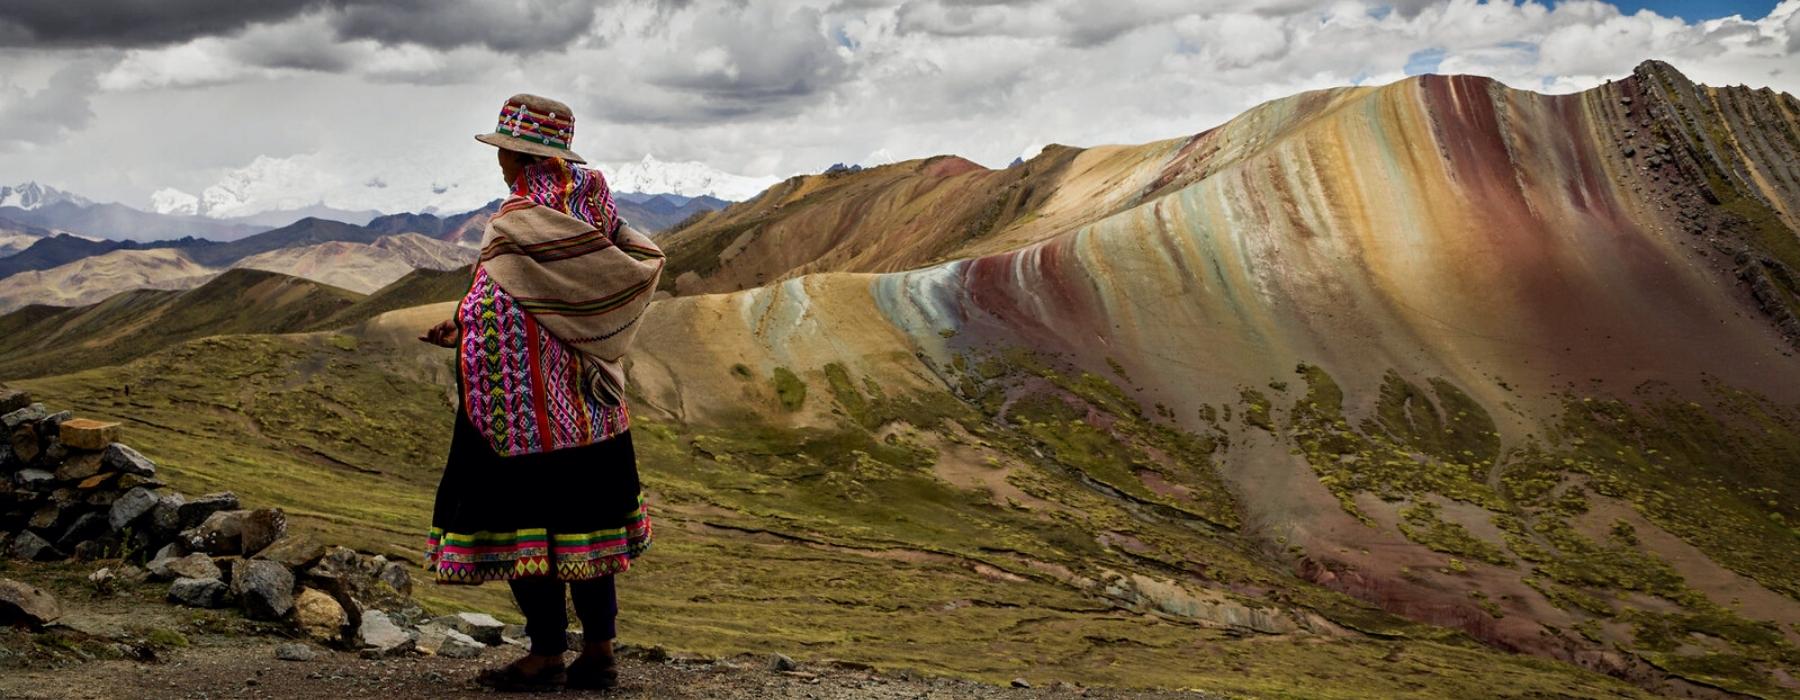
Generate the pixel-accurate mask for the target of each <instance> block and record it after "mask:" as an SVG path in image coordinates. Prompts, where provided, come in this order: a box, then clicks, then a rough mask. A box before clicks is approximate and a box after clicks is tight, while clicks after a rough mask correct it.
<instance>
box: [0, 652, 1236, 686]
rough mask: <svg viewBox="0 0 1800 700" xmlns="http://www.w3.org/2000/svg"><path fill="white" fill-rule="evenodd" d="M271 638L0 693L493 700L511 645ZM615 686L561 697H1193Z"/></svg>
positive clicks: (749, 681) (823, 677)
mask: <svg viewBox="0 0 1800 700" xmlns="http://www.w3.org/2000/svg"><path fill="white" fill-rule="evenodd" d="M277 643H278V640H272V639H266V638H252V639H238V640H234V641H232V642H230V643H228V644H223V645H219V646H196V647H190V648H187V649H182V650H178V651H175V652H172V653H168V654H166V657H167V658H166V659H164V660H162V661H160V662H154V663H146V662H140V661H129V660H122V659H112V660H104V661H92V662H86V663H77V664H71V665H67V666H63V667H60V668H54V669H41V670H26V669H8V671H7V672H6V673H4V674H0V697H4V698H17V699H19V700H40V699H42V700H48V699H50V698H55V699H58V700H62V699H65V698H67V699H95V700H98V699H101V698H105V699H108V700H111V699H113V698H121V699H122V698H169V699H174V698H188V699H195V700H199V699H207V700H214V699H219V698H296V699H305V700H349V699H352V698H382V699H384V700H395V699H398V698H466V697H492V696H493V695H494V694H493V693H490V692H488V691H485V690H483V689H481V688H479V687H477V686H475V685H474V684H473V683H472V682H470V680H469V679H470V678H472V677H473V676H474V674H475V672H476V671H477V670H478V669H481V668H483V667H487V666H494V665H499V664H502V663H505V662H507V661H510V660H511V659H512V658H514V657H515V656H516V655H517V654H518V653H519V652H516V651H512V650H506V649H493V650H489V651H488V652H486V653H485V654H483V655H482V657H481V658H477V659H466V660H457V659H447V658H443V657H432V656H407V657H399V658H393V659H363V658H360V657H358V656H356V655H354V654H349V653H344V652H328V651H323V650H321V655H320V657H319V658H318V659H316V660H313V661H280V660H277V659H276V658H275V654H274V649H275V647H276V645H277ZM622 679H623V683H622V687H620V688H619V689H617V690H614V691H611V692H605V693H598V692H591V693H590V692H575V691H564V692H559V693H554V695H555V696H556V697H562V698H588V697H592V698H675V699H683V698H695V699H699V698H708V699H711V698H719V699H723V700H736V699H743V700H750V699H756V700H761V699H763V698H795V699H801V698H804V699H807V700H840V699H842V700H849V699H851V698H855V699H858V700H861V699H863V698H870V699H874V700H881V699H886V698H894V699H899V698H906V699H908V700H912V699H916V698H943V699H945V700H949V699H952V698H955V699H958V700H960V699H963V698H1007V699H1012V698H1018V699H1020V700H1025V699H1036V698H1146V699H1152V700H1154V699H1157V698H1177V697H1179V698H1188V699H1193V698H1203V697H1206V696H1202V695H1197V694H1194V693H1164V692H1151V693H1137V692H1120V691H1103V690H1089V689H1081V688H1070V687H1059V688H1054V689H1051V688H1030V689H1020V688H1002V687H996V686H991V685H984V684H979V683H973V682H969V681H962V680H954V679H946V678H923V677H917V676H913V675H911V674H907V673H893V674H878V673H872V672H868V671H860V670H852V669H842V668H824V667H821V668H814V667H810V666H808V667H803V668H802V670H800V671H798V672H787V673H781V672H774V671H770V670H768V668H767V665H766V664H765V663H764V661H763V660H762V659H760V658H757V657H754V656H750V655H744V656H741V657H737V658H735V659H726V660H707V659H684V658H679V657H678V658H676V659H674V660H670V661H661V662H658V661H646V660H643V659H634V658H628V659H625V660H624V662H623V669H622Z"/></svg>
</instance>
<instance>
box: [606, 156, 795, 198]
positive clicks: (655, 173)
mask: <svg viewBox="0 0 1800 700" xmlns="http://www.w3.org/2000/svg"><path fill="white" fill-rule="evenodd" d="M598 165H600V167H601V170H602V171H603V172H604V173H605V174H606V181H607V183H608V184H610V185H611V186H612V189H613V191H614V192H644V193H670V194H678V195H681V196H683V197H698V196H701V195H710V196H713V197H718V198H719V199H724V200H729V201H733V202H741V201H744V200H746V199H750V198H751V197H755V196H756V195H757V193H759V192H762V191H763V190H764V189H766V188H768V186H770V185H773V184H775V183H776V182H779V179H777V178H772V177H748V176H744V175H734V174H731V173H727V172H724V171H722V170H719V169H717V168H714V167H712V166H710V165H707V164H705V163H701V162H699V161H665V160H658V159H657V158H656V156H654V155H652V154H649V153H646V154H644V157H643V158H642V159H640V160H636V161H631V162H625V163H610V164H598Z"/></svg>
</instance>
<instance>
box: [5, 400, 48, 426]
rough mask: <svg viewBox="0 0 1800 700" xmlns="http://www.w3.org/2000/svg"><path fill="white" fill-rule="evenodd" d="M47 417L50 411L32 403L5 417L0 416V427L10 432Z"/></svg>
mask: <svg viewBox="0 0 1800 700" xmlns="http://www.w3.org/2000/svg"><path fill="white" fill-rule="evenodd" d="M49 415H50V411H49V410H48V409H46V408H44V405H43V404H41V403H34V404H30V405H27V406H25V407H24V408H19V409H16V410H12V411H8V412H6V414H5V415H0V425H4V426H6V429H7V431H9V432H10V431H11V430H12V429H13V428H17V427H19V426H21V425H25V424H27V423H36V422H38V421H41V420H43V419H45V418H47V417H49Z"/></svg>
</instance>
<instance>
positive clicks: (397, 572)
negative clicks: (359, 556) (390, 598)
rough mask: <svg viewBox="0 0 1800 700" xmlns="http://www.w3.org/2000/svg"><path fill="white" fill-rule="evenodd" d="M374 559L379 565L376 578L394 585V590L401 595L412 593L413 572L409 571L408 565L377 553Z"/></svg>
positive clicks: (391, 585)
mask: <svg viewBox="0 0 1800 700" xmlns="http://www.w3.org/2000/svg"><path fill="white" fill-rule="evenodd" d="M374 561H375V563H376V564H377V565H378V566H379V568H377V569H376V573H375V578H377V579H380V581H381V582H382V583H385V584H387V585H388V586H390V587H392V588H393V589H394V592H396V593H399V594H400V595H403V596H409V595H412V590H413V584H412V572H410V571H408V570H407V567H406V566H404V565H402V564H400V563H399V562H393V561H388V560H387V557H383V556H380V555H376V557H375V559H374Z"/></svg>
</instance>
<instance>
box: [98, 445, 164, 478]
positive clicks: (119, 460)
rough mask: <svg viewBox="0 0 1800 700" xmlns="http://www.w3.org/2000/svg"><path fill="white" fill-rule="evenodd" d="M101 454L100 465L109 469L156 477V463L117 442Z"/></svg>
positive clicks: (108, 446)
mask: <svg viewBox="0 0 1800 700" xmlns="http://www.w3.org/2000/svg"><path fill="white" fill-rule="evenodd" d="M100 454H101V457H100V463H101V464H102V465H104V466H105V467H106V468H107V469H111V470H113V471H116V472H125V473H126V474H137V475H139V476H156V463H155V462H152V461H150V458H148V457H145V456H143V455H141V454H138V451H137V450H134V449H131V448H129V447H126V446H124V445H121V444H119V443H116V442H115V443H112V444H110V445H107V446H106V451H105V452H102V453H100Z"/></svg>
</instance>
